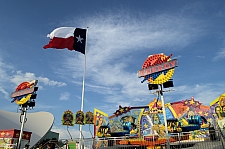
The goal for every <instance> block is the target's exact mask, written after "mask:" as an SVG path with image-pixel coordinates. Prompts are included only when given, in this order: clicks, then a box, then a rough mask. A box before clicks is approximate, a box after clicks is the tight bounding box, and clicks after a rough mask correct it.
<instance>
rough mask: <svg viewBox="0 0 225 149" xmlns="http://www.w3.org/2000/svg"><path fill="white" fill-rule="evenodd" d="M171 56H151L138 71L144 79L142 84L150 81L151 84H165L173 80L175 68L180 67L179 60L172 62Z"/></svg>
mask: <svg viewBox="0 0 225 149" xmlns="http://www.w3.org/2000/svg"><path fill="white" fill-rule="evenodd" d="M171 56H172V54H171V55H169V56H166V55H164V54H163V53H160V54H154V55H150V56H149V57H148V58H147V59H146V60H145V61H144V63H143V65H142V69H141V70H139V71H138V77H139V78H140V77H144V80H143V81H142V83H143V82H144V81H146V80H148V82H149V83H151V84H163V83H165V82H167V81H168V80H169V79H171V78H172V76H173V73H174V68H175V67H177V66H178V61H177V59H174V60H171Z"/></svg>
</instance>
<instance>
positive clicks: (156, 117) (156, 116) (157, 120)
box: [152, 114, 161, 125]
mask: <svg viewBox="0 0 225 149" xmlns="http://www.w3.org/2000/svg"><path fill="white" fill-rule="evenodd" d="M152 122H153V124H158V125H159V124H161V121H160V119H159V115H158V114H153V116H152Z"/></svg>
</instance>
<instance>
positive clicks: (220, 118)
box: [215, 106, 223, 120]
mask: <svg viewBox="0 0 225 149" xmlns="http://www.w3.org/2000/svg"><path fill="white" fill-rule="evenodd" d="M215 113H216V115H217V117H218V119H219V120H222V119H223V117H222V115H221V108H220V106H217V107H216V108H215Z"/></svg>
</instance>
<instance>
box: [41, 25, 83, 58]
mask: <svg viewBox="0 0 225 149" xmlns="http://www.w3.org/2000/svg"><path fill="white" fill-rule="evenodd" d="M47 37H49V38H50V41H49V43H48V44H47V45H45V46H44V47H43V48H44V49H47V48H55V49H64V48H67V49H68V50H75V51H78V52H81V53H83V54H85V47H86V29H81V28H75V27H59V28H56V29H54V30H53V31H52V32H51V33H50V34H48V35H47Z"/></svg>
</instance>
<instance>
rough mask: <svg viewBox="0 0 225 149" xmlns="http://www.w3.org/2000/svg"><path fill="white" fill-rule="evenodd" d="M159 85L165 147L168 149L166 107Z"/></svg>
mask: <svg viewBox="0 0 225 149" xmlns="http://www.w3.org/2000/svg"><path fill="white" fill-rule="evenodd" d="M159 86H160V90H159V93H160V98H161V101H162V110H163V119H164V124H165V131H166V148H167V149H169V148H170V147H169V136H168V126H167V118H166V109H165V103H164V97H163V90H162V84H160V85H159Z"/></svg>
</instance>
